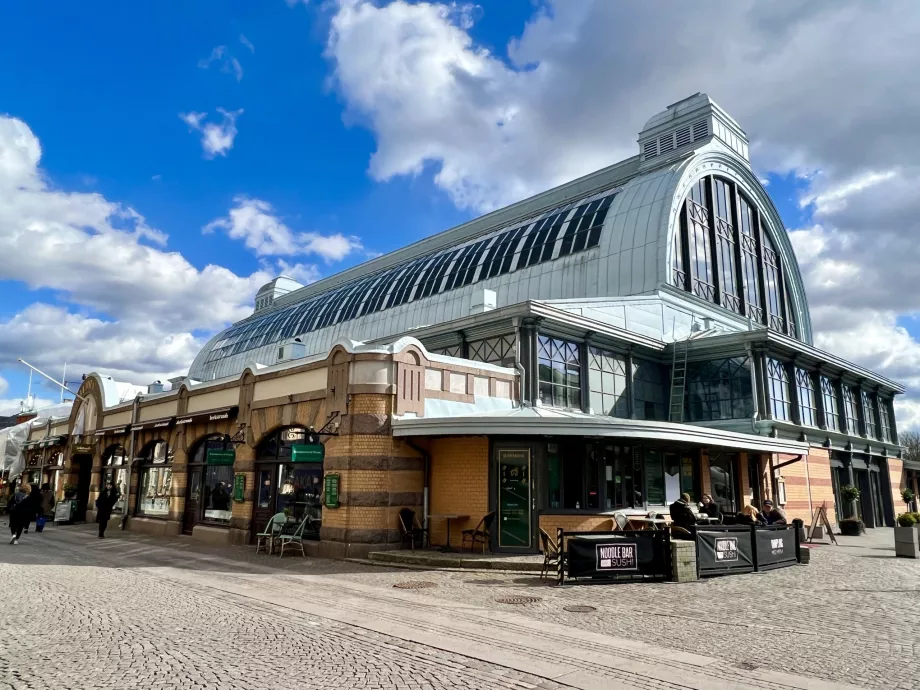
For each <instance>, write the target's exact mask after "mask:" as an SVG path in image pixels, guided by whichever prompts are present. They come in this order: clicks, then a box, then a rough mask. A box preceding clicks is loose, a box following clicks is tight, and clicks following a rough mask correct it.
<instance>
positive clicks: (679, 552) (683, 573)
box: [671, 539, 699, 582]
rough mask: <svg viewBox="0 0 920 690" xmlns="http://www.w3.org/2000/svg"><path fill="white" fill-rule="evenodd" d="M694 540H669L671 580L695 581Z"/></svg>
mask: <svg viewBox="0 0 920 690" xmlns="http://www.w3.org/2000/svg"><path fill="white" fill-rule="evenodd" d="M697 580H699V576H698V575H697V572H696V542H695V541H684V540H681V539H672V540H671V582H695V581H697Z"/></svg>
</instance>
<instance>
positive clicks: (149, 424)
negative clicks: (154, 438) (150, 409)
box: [131, 417, 176, 431]
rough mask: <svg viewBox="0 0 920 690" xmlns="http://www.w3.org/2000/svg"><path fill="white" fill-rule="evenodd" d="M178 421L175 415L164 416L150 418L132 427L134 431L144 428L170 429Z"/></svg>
mask: <svg viewBox="0 0 920 690" xmlns="http://www.w3.org/2000/svg"><path fill="white" fill-rule="evenodd" d="M175 421H176V418H175V417H163V418H161V419H148V420H147V421H146V422H138V423H137V424H135V425H133V426H132V427H131V428H132V429H134V431H143V430H144V429H168V428H169V427H171V426H172V425H173V422H175Z"/></svg>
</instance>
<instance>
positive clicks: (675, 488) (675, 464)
mask: <svg viewBox="0 0 920 690" xmlns="http://www.w3.org/2000/svg"><path fill="white" fill-rule="evenodd" d="M680 494H681V466H680V456H679V455H678V454H677V453H665V454H664V502H665V505H671V504H672V503H674V501H676V500H678V499H679V498H680Z"/></svg>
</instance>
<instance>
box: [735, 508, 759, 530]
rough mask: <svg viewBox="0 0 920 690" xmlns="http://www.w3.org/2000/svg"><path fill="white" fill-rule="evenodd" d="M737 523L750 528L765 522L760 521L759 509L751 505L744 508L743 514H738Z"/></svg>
mask: <svg viewBox="0 0 920 690" xmlns="http://www.w3.org/2000/svg"><path fill="white" fill-rule="evenodd" d="M736 522H737V524H739V525H748V526H750V525H762V524H763V522H761V521H760V519H759V516H758V514H757V509H756V508H755V507H754V506H752V505H750V504H748V505H746V506H744V508H742V509H741V512H740V513H738V515H737V519H736Z"/></svg>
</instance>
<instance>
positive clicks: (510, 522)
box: [498, 450, 531, 549]
mask: <svg viewBox="0 0 920 690" xmlns="http://www.w3.org/2000/svg"><path fill="white" fill-rule="evenodd" d="M530 515H531V505H530V450H499V451H498V545H499V546H500V547H504V548H517V549H529V548H530V544H531V528H530Z"/></svg>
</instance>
